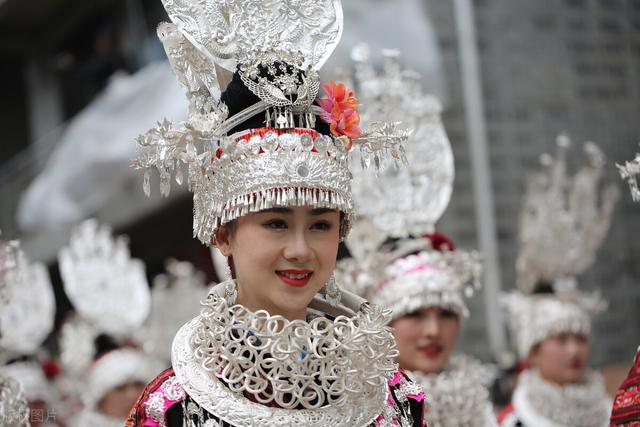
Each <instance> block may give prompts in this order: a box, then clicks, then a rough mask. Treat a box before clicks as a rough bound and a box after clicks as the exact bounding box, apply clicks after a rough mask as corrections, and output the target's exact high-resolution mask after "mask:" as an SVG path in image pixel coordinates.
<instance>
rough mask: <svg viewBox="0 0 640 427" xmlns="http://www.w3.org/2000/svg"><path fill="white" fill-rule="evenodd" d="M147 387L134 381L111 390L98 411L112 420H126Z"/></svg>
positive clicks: (103, 398) (99, 405) (104, 397)
mask: <svg viewBox="0 0 640 427" xmlns="http://www.w3.org/2000/svg"><path fill="white" fill-rule="evenodd" d="M145 386H146V385H145V384H144V383H143V382H139V381H133V382H128V383H126V384H122V385H120V386H118V387H116V388H114V389H112V390H109V391H108V392H107V393H106V394H105V395H104V396H103V397H102V399H101V400H100V402H99V403H98V409H99V410H100V412H102V413H103V414H105V415H108V416H110V417H112V418H117V419H120V420H125V419H126V418H127V417H128V416H129V411H130V410H131V407H133V405H134V404H135V403H136V400H137V399H138V397H139V396H140V395H141V394H142V392H143V391H144V388H145Z"/></svg>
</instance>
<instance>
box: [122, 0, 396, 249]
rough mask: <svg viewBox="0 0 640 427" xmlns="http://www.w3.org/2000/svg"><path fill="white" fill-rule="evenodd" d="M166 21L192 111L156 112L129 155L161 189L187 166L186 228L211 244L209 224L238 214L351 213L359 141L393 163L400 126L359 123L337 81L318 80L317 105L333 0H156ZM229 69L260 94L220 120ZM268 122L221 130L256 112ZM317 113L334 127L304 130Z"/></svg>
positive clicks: (373, 155)
mask: <svg viewBox="0 0 640 427" xmlns="http://www.w3.org/2000/svg"><path fill="white" fill-rule="evenodd" d="M163 5H164V7H165V9H166V10H167V13H168V15H169V17H170V18H171V21H172V23H163V24H161V25H160V26H159V27H158V35H159V37H160V40H161V41H162V42H163V44H164V46H165V51H166V52H167V56H168V57H169V62H170V64H171V66H172V68H173V71H174V74H175V75H176V77H177V78H178V81H179V82H180V83H181V84H182V85H183V86H184V88H185V90H186V91H187V97H188V98H189V103H190V114H189V120H188V121H187V122H185V123H183V124H181V125H180V126H179V127H177V128H174V127H173V125H172V124H171V123H170V122H168V121H166V120H165V121H164V122H162V123H160V124H159V125H158V127H157V128H155V129H151V130H150V131H148V132H147V133H146V134H144V135H142V136H140V137H139V138H138V140H137V142H138V144H139V146H140V147H142V148H143V149H144V151H145V153H144V154H143V155H142V156H141V157H139V158H138V159H136V160H135V161H134V166H135V167H136V168H141V169H146V171H145V177H144V184H143V187H144V190H145V192H146V193H147V194H148V193H149V169H150V168H156V169H157V170H158V172H159V173H160V191H161V193H162V194H164V195H166V194H168V192H169V189H170V181H171V178H172V175H174V174H175V180H176V182H177V183H178V184H181V183H182V181H183V180H184V178H183V173H182V168H183V166H184V165H186V168H187V169H188V178H187V181H188V185H189V190H190V191H192V192H193V194H194V196H193V199H194V236H197V237H198V238H199V239H200V240H201V241H202V242H203V243H205V244H207V245H208V244H211V238H212V235H213V234H214V232H215V230H216V229H217V228H218V227H219V226H220V225H222V224H225V223H227V222H229V221H232V220H234V219H235V218H238V217H240V216H242V215H245V214H247V213H250V212H255V211H259V210H262V209H267V208H271V207H274V206H302V205H314V206H318V207H328V208H332V209H339V210H341V211H342V212H344V213H345V214H346V216H345V218H346V219H345V222H344V224H343V225H344V226H343V229H342V234H343V236H344V235H346V233H347V231H348V226H349V223H350V219H351V216H352V214H353V201H352V198H351V189H350V185H349V184H350V181H351V176H350V172H349V169H348V166H347V155H348V152H349V151H350V148H351V146H352V145H353V146H358V147H359V148H360V152H361V154H362V155H363V156H364V157H365V158H366V159H370V160H369V162H370V163H374V164H379V163H380V156H381V155H382V154H384V153H389V154H390V155H391V156H393V157H394V158H395V159H400V160H402V159H403V158H404V152H403V149H402V145H401V143H402V142H404V140H406V132H404V131H402V130H399V129H398V127H397V124H389V123H386V124H385V123H376V124H372V126H371V129H369V130H366V131H364V132H361V130H360V128H359V126H358V124H359V115H358V112H357V104H358V102H357V100H356V99H355V97H354V96H353V93H352V92H351V91H348V90H347V89H346V88H345V87H344V86H342V85H336V84H335V83H333V82H330V83H329V84H328V85H325V90H326V92H327V95H328V98H326V99H324V100H322V102H318V104H319V105H314V104H313V103H314V101H315V100H316V96H317V94H318V91H319V88H320V80H319V76H318V70H319V69H320V67H321V66H322V65H323V64H324V63H325V61H326V60H327V58H328V57H329V56H330V55H331V53H332V52H333V50H334V48H335V46H336V45H337V43H338V42H339V40H340V37H341V34H342V25H343V17H342V6H341V3H340V1H339V0H302V1H301V0H287V1H281V2H277V3H275V2H269V1H255V0H232V1H224V2H221V1H214V0H204V1H195V0H177V1H176V0H173V1H169V0H165V1H163ZM236 69H237V70H238V74H239V77H240V78H241V80H242V82H243V83H244V84H245V85H246V87H247V88H248V89H249V90H250V91H251V92H252V93H253V94H255V95H256V96H257V97H258V98H259V99H260V101H259V102H257V103H256V104H254V105H252V106H250V107H248V108H246V109H244V110H243V111H240V112H238V113H237V114H235V115H234V116H232V117H229V110H228V108H227V106H226V105H225V104H224V103H223V102H221V101H220V93H221V91H223V90H224V89H225V88H226V85H227V84H228V82H229V81H230V78H231V77H230V75H231V74H232V73H233V72H234V71H235V70H236ZM260 113H266V114H265V118H266V120H265V127H264V128H260V129H250V130H247V131H244V132H240V133H238V134H235V135H230V136H228V135H227V133H228V132H229V130H231V129H233V128H234V127H236V126H237V125H239V124H241V123H243V122H245V121H246V120H247V119H249V118H251V117H253V116H255V115H256V114H260ZM316 116H321V117H322V118H323V119H324V120H325V121H327V122H328V123H329V124H330V127H331V130H332V136H328V135H320V134H319V133H317V132H315V131H312V130H311V128H313V127H314V123H315V120H316Z"/></svg>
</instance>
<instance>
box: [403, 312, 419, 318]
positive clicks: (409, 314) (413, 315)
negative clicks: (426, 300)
mask: <svg viewBox="0 0 640 427" xmlns="http://www.w3.org/2000/svg"><path fill="white" fill-rule="evenodd" d="M405 317H406V318H409V319H421V318H422V311H420V310H416V311H412V312H411V313H407V314H405Z"/></svg>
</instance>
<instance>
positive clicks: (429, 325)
mask: <svg viewBox="0 0 640 427" xmlns="http://www.w3.org/2000/svg"><path fill="white" fill-rule="evenodd" d="M422 333H423V334H424V335H425V336H428V337H437V336H438V335H439V334H440V323H439V322H438V319H436V318H433V317H432V316H428V317H426V318H424V319H423V320H422Z"/></svg>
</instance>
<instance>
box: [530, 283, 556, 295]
mask: <svg viewBox="0 0 640 427" xmlns="http://www.w3.org/2000/svg"><path fill="white" fill-rule="evenodd" d="M532 293H533V294H543V295H544V294H553V293H555V292H554V290H553V285H552V284H551V283H549V282H543V281H540V282H537V283H536V285H535V286H534V289H533V292H532Z"/></svg>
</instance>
